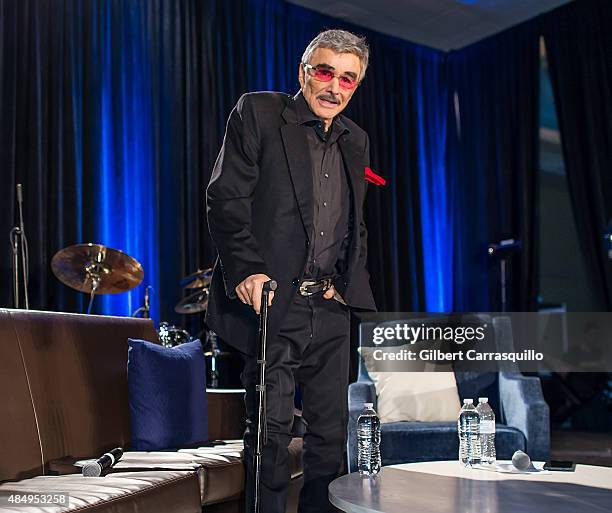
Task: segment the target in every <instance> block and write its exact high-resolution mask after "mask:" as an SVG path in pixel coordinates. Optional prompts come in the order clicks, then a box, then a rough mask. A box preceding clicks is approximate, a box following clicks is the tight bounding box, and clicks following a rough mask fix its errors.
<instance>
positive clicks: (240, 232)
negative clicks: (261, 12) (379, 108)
mask: <svg viewBox="0 0 612 513" xmlns="http://www.w3.org/2000/svg"><path fill="white" fill-rule="evenodd" d="M367 64H368V48H367V46H366V44H365V41H364V40H363V39H362V38H359V37H357V36H355V35H354V34H351V33H349V32H346V31H342V30H328V31H325V32H322V33H321V34H319V35H318V36H317V37H316V38H315V39H314V40H313V41H311V43H310V44H309V45H308V47H307V48H306V50H305V51H304V54H303V56H302V62H301V63H300V65H299V72H298V73H299V81H300V85H301V89H300V92H298V94H296V95H295V96H294V97H291V96H289V95H286V94H281V93H270V92H262V93H249V94H245V95H243V96H242V97H241V98H240V100H239V101H238V104H237V105H236V107H235V108H234V109H233V111H232V112H231V114H230V117H229V120H228V123H227V130H226V134H225V139H224V141H223V147H222V148H221V152H220V153H219V157H218V159H217V162H216V164H215V168H214V171H213V174H212V177H211V180H210V184H209V186H208V189H207V205H208V223H209V228H210V233H211V236H212V238H213V241H214V243H215V245H216V246H217V249H218V252H219V258H218V260H217V262H216V264H215V269H214V273H213V278H212V283H211V288H210V296H209V303H208V312H207V318H206V319H207V323H208V325H209V327H210V328H211V329H213V330H214V331H215V332H217V333H218V334H219V336H221V338H222V339H223V340H225V341H226V342H227V343H229V344H231V345H233V346H234V347H236V348H237V349H239V350H240V351H242V352H243V353H244V354H245V355H246V361H245V370H244V373H243V375H242V381H243V384H244V386H245V388H246V390H247V394H246V400H245V401H246V407H247V430H246V433H245V463H246V466H247V486H246V490H247V504H248V503H250V501H251V500H252V496H251V492H252V486H253V475H252V471H251V470H252V461H253V460H252V452H253V445H254V434H255V433H256V431H255V429H256V419H257V411H256V392H255V384H256V380H257V361H256V356H255V355H256V353H257V347H256V338H257V326H258V318H257V315H258V314H259V309H260V302H261V290H262V285H263V283H264V282H266V281H268V280H270V279H274V280H276V282H277V283H278V288H277V290H276V292H275V293H272V294H271V296H270V305H271V308H270V310H269V317H268V354H267V372H266V383H267V409H266V413H267V444H266V445H265V447H264V451H263V461H262V489H261V501H262V502H261V511H262V512H265V513H274V512H279V513H280V512H284V511H285V499H286V490H287V485H288V483H289V480H290V471H289V458H288V451H287V446H288V444H289V441H290V439H291V428H292V421H293V397H294V392H295V383H299V385H300V388H301V392H302V405H303V418H304V420H305V422H306V423H307V430H306V434H305V435H304V454H303V461H304V486H303V489H302V492H301V494H300V509H299V511H300V512H302V513H306V512H311V511H312V512H317V513H321V512H325V511H335V509H334V508H333V507H332V505H331V504H330V503H329V501H328V498H327V486H328V484H329V483H330V481H331V480H333V479H334V478H335V477H336V476H338V475H339V473H340V472H342V470H343V458H344V456H343V453H344V445H345V433H346V403H347V396H346V389H347V383H348V367H349V309H351V308H353V309H361V310H374V309H375V305H374V300H373V297H372V291H371V289H370V284H369V275H368V272H367V270H366V246H367V241H366V228H365V225H364V222H363V202H364V198H365V193H366V182H365V168H366V167H367V166H369V162H370V156H369V141H368V136H367V134H366V133H365V132H364V131H363V130H362V129H361V128H359V127H358V126H357V125H356V124H355V123H353V122H352V121H351V120H350V119H348V118H346V117H345V116H343V115H342V114H341V112H342V111H343V110H344V109H345V107H346V106H347V104H348V103H349V101H350V100H351V98H352V96H353V94H354V93H355V91H356V89H357V88H358V86H359V84H360V82H361V81H362V80H363V77H364V75H365V71H366V68H367ZM247 511H248V510H247Z"/></svg>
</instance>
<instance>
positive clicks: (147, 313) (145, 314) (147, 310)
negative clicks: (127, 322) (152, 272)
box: [132, 285, 153, 319]
mask: <svg viewBox="0 0 612 513" xmlns="http://www.w3.org/2000/svg"><path fill="white" fill-rule="evenodd" d="M152 290H153V287H152V286H151V285H147V286H146V288H145V295H144V306H141V307H140V308H138V310H134V313H132V317H138V315H139V314H142V318H143V319H149V318H150V317H151V301H150V299H149V298H150V291H152Z"/></svg>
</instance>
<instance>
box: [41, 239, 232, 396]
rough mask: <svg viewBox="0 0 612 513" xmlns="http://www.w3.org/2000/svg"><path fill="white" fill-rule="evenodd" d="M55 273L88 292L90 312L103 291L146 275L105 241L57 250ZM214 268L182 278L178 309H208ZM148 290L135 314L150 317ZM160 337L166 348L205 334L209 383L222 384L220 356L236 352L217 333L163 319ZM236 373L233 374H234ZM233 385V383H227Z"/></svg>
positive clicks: (120, 288)
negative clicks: (191, 331)
mask: <svg viewBox="0 0 612 513" xmlns="http://www.w3.org/2000/svg"><path fill="white" fill-rule="evenodd" d="M51 269H52V270H53V274H55V276H56V277H57V279H58V280H59V281H61V282H62V283H63V284H64V285H66V286H68V287H70V288H72V289H74V290H78V291H79V292H83V293H85V294H88V295H89V304H88V307H87V313H88V314H89V313H91V309H92V306H93V302H94V298H95V297H96V296H98V295H102V294H119V293H122V292H127V291H129V290H132V289H133V288H135V287H137V286H138V285H140V283H141V282H142V280H143V278H144V270H143V268H142V265H140V263H139V262H138V261H137V260H136V259H135V258H133V257H131V256H129V255H128V254H126V253H124V252H123V251H120V250H118V249H113V248H109V247H108V246H104V245H102V244H91V243H89V244H75V245H73V246H69V247H66V248H64V249H61V250H60V251H58V252H57V253H56V254H55V255H54V256H53V259H52V260H51ZM211 278H212V269H210V268H208V269H198V270H197V271H195V272H193V273H191V274H190V275H188V276H186V277H185V278H183V279H182V280H181V281H180V286H181V287H182V288H183V289H184V290H185V292H186V296H185V297H184V298H183V299H181V300H180V301H179V302H178V304H177V305H176V306H175V307H174V310H175V312H177V313H179V314H185V315H193V314H200V313H204V312H206V308H207V306H208V294H209V289H210V281H211ZM150 289H151V287H150V286H149V287H147V288H146V291H145V302H144V306H142V307H140V308H139V309H138V310H136V311H135V312H134V314H133V315H134V316H138V315H142V316H143V317H149V312H150V307H149V290H150ZM157 333H158V336H159V340H160V342H161V343H162V345H164V346H165V347H175V346H177V345H180V344H183V343H185V342H189V341H191V340H194V339H195V338H199V337H202V336H203V337H205V339H206V343H205V344H204V348H205V353H204V354H205V356H206V357H207V368H208V370H209V373H208V386H210V387H213V388H214V387H218V386H219V385H220V381H219V379H220V375H219V368H220V367H223V366H220V365H219V363H220V362H219V358H227V359H231V360H233V358H232V356H234V355H233V353H229V352H226V351H221V350H220V349H219V343H218V340H217V336H216V334H215V333H214V332H212V331H210V330H207V329H206V328H204V329H203V330H202V331H201V332H200V333H199V334H198V336H196V337H192V336H191V335H190V334H189V332H188V331H187V330H185V329H183V328H181V327H179V326H174V325H172V324H170V323H168V322H161V323H160V324H159V328H158V330H157ZM232 374H234V373H232ZM225 386H227V387H228V388H230V387H231V386H233V385H230V386H228V385H227V383H226V385H225Z"/></svg>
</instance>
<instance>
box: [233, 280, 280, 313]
mask: <svg viewBox="0 0 612 513" xmlns="http://www.w3.org/2000/svg"><path fill="white" fill-rule="evenodd" d="M269 280H271V278H270V277H269V276H268V275H267V274H251V276H248V277H246V278H245V279H244V280H242V281H241V282H240V283H239V284H238V286H237V287H236V294H237V295H238V299H240V301H242V302H243V303H244V304H245V305H250V306H252V307H253V310H255V312H256V313H257V315H259V310H260V308H261V290H262V289H263V284H264V283H265V282H267V281H269ZM272 299H274V291H273V290H271V291H270V293H269V295H268V306H271V305H272Z"/></svg>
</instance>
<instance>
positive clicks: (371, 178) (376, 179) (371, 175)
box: [365, 167, 387, 185]
mask: <svg viewBox="0 0 612 513" xmlns="http://www.w3.org/2000/svg"><path fill="white" fill-rule="evenodd" d="M365 179H366V180H367V181H368V182H370V183H373V184H374V185H385V184H386V183H387V180H385V179H384V178H383V177H382V176H379V175H377V174H376V173H375V172H374V171H372V170H371V169H370V168H369V167H366V168H365Z"/></svg>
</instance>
